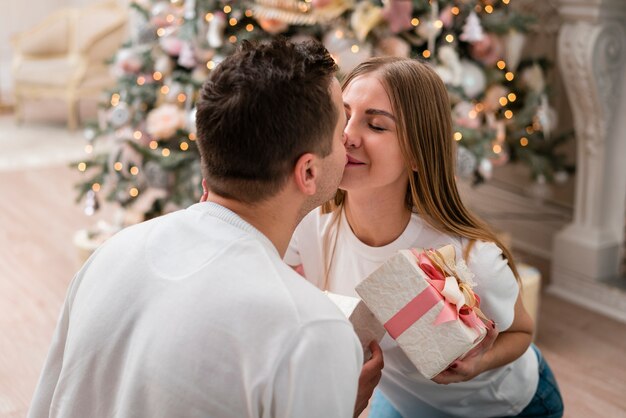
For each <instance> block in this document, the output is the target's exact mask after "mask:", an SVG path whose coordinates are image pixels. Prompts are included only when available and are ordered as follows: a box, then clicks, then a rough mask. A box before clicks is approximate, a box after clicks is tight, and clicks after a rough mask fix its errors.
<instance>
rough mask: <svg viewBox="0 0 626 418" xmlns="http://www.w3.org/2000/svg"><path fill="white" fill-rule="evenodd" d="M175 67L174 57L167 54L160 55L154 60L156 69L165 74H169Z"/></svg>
mask: <svg viewBox="0 0 626 418" xmlns="http://www.w3.org/2000/svg"><path fill="white" fill-rule="evenodd" d="M173 69H174V64H173V63H172V59H171V58H170V57H168V56H167V55H159V57H158V58H157V59H156V61H155V62H154V70H155V71H158V72H160V73H161V74H163V76H167V75H169V74H170V73H171V72H172V70H173Z"/></svg>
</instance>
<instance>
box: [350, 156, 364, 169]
mask: <svg viewBox="0 0 626 418" xmlns="http://www.w3.org/2000/svg"><path fill="white" fill-rule="evenodd" d="M346 157H347V161H346V167H348V166H355V165H364V164H365V163H364V162H362V161H359V160H357V159H356V158H354V157H351V156H349V155H346Z"/></svg>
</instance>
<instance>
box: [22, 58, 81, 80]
mask: <svg viewBox="0 0 626 418" xmlns="http://www.w3.org/2000/svg"><path fill="white" fill-rule="evenodd" d="M75 67H76V65H75V64H73V63H72V62H71V61H70V60H69V59H68V58H50V59H39V60H25V61H23V62H22V63H21V65H20V66H19V68H18V69H17V71H15V73H14V80H15V82H17V83H24V84H38V85H42V86H59V87H60V86H66V85H67V84H68V82H69V81H70V80H71V79H72V76H73V75H74V71H75Z"/></svg>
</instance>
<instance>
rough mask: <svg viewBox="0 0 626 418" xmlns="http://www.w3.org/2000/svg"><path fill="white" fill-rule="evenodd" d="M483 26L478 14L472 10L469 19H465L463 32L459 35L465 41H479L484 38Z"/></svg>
mask: <svg viewBox="0 0 626 418" xmlns="http://www.w3.org/2000/svg"><path fill="white" fill-rule="evenodd" d="M483 36H485V35H484V33H483V27H482V25H481V24H480V19H479V18H478V15H477V14H476V13H475V12H474V11H473V10H472V12H470V14H469V16H467V20H466V21H465V25H463V33H461V35H460V36H459V38H460V39H461V40H462V41H465V42H470V43H472V42H478V41H481V40H482V39H483Z"/></svg>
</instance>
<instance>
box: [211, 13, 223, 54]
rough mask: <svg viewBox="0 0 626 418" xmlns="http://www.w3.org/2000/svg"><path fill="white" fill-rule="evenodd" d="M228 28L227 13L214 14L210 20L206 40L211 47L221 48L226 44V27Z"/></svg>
mask: <svg viewBox="0 0 626 418" xmlns="http://www.w3.org/2000/svg"><path fill="white" fill-rule="evenodd" d="M225 28H226V15H225V14H224V13H222V12H216V13H214V14H213V19H211V21H210V22H209V29H208V30H207V34H206V40H207V42H208V44H209V46H210V47H211V48H221V47H222V45H224V29H225Z"/></svg>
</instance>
